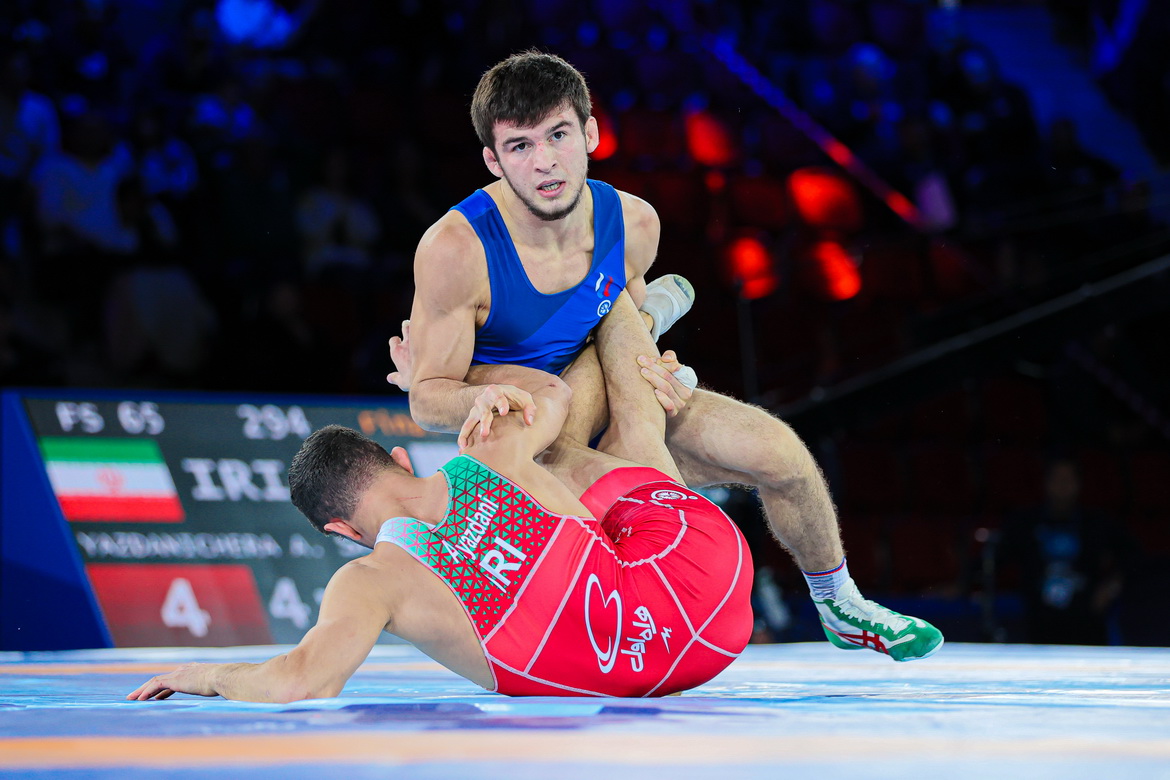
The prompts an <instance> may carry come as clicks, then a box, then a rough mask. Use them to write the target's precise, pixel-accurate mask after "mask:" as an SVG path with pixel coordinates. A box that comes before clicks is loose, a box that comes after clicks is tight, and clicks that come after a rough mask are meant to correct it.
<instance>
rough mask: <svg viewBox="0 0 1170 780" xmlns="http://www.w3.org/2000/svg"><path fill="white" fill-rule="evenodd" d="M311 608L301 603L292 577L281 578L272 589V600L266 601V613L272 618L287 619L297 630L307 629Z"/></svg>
mask: <svg viewBox="0 0 1170 780" xmlns="http://www.w3.org/2000/svg"><path fill="white" fill-rule="evenodd" d="M312 611H313V610H312V608H311V607H309V605H308V604H306V603H305V602H303V601H301V594H300V591H298V590H297V584H296V583H295V582H293V580H292V577H281V578H280V579H278V580H277V581H276V587H275V588H273V589H272V598H270V599H269V600H268V612H269V613H270V614H271V615H272V617H274V618H288V619H289V620H291V621H292V623H293V625H294V626H296V627H297V628H308V627H309V615H310V614H311V613H312Z"/></svg>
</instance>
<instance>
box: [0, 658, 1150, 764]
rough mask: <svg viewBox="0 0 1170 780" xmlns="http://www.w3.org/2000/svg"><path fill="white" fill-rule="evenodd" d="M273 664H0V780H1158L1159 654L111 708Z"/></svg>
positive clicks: (408, 669) (381, 674)
mask: <svg viewBox="0 0 1170 780" xmlns="http://www.w3.org/2000/svg"><path fill="white" fill-rule="evenodd" d="M282 649H284V648H279V647H275V648H274V647H259V648H257V647H248V648H224V649H218V650H208V649H189V648H175V649H149V650H104V651H83V652H62V653H0V775H6V776H20V777H38V778H39V777H45V778H48V777H64V778H81V777H86V778H91V777H96V778H137V777H148V776H149V777H156V776H158V774H159V771H160V770H165V772H166V774H167V776H170V777H181V778H185V777H190V778H204V777H213V776H219V777H244V778H251V777H257V778H259V777H280V778H282V779H283V780H291V779H292V778H301V777H305V778H308V777H322V776H335V775H343V776H345V777H346V778H365V777H379V778H381V777H386V776H387V775H388V774H392V775H393V776H398V777H412V778H413V777H417V778H462V777H476V778H494V777H500V778H504V777H507V778H550V777H555V778H557V780H570V779H571V778H606V779H607V780H609V779H610V778H625V777H638V778H642V777H659V776H663V777H666V776H669V777H672V778H707V777H720V778H723V777H776V776H778V775H779V774H780V773H784V774H791V773H792V772H826V771H827V772H841V773H843V775H844V776H847V777H864V778H866V780H875V779H878V778H895V777H896V778H900V779H904V778H906V777H908V776H917V777H921V776H923V775H921V774H918V773H930V775H931V776H937V777H942V778H979V780H986V778H988V777H994V776H996V775H997V774H998V775H999V776H1001V777H1004V778H1011V777H1028V778H1060V779H1061V780H1068V779H1069V778H1112V777H1144V778H1170V650H1167V649H1162V648H1123V647H1112V648H1082V647H1036V646H1025V645H962V644H956V645H948V646H946V647H945V648H943V650H942V651H941V652H940V653H939V654H938V655H937V656H935V657H933V658H929V659H926V660H924V661H919V662H916V663H909V664H895V663H893V662H891V661H889V660H888V659H886V658H884V657H880V656H878V655H877V654H874V653H861V652H858V653H850V652H842V651H839V650H835V649H834V648H832V647H830V646H828V645H827V644H821V643H817V644H786V645H754V646H749V647H748V649H747V652H745V653H744V655H743V656H742V657H741V658H740V659H739V660H738V661H736V662H735V663H734V664H732V666H731V667H730V668H729V669H728V670H727V671H726V672H725V673H724V674H722V675H720V676H719V677H718V678H716V679H715V680H713V681H712V682H711V683H709V684H707V685H705V686H702V687H700V688H698V689H696V690H694V691H691V692H688V693H686V694H684V695H682V696H677V697H668V698H664V699H638V700H634V699H552V698H530V699H509V698H505V697H502V696H497V695H494V694H489V693H485V692H483V691H481V690H479V689H478V688H476V687H475V686H473V685H472V684H470V683H468V682H466V681H463V680H462V679H461V678H458V677H456V676H454V675H452V674H451V673H449V672H447V671H446V670H444V669H442V668H441V667H439V666H438V665H437V664H434V663H433V662H431V661H430V660H429V659H427V658H426V657H425V656H423V655H421V654H420V653H418V652H417V651H415V650H414V649H412V648H409V647H406V646H378V647H377V648H375V650H374V653H373V654H372V655H371V656H370V658H369V660H368V661H367V662H366V664H365V665H364V666H363V667H362V668H361V669H360V670H359V671H358V673H357V674H356V675H355V676H354V678H353V679H352V680H351V681H350V684H349V685H348V686H346V688H345V691H344V692H343V694H342V696H340V697H338V698H335V699H322V700H315V701H308V702H298V703H294V704H287V705H273V704H247V703H238V702H227V701H224V700H222V699H203V698H199V697H192V696H185V695H179V696H175V697H173V698H171V699H168V700H166V701H161V702H127V701H124V700H123V699H122V697H124V696H125V694H126V693H128V692H129V691H130V690H132V689H134V688H135V687H136V686H137V685H138V684H139V683H141V682H143V681H145V680H146V679H147V678H149V677H150V676H151V675H152V674H156V673H158V672H162V671H166V670H168V669H171V668H173V667H174V666H176V665H177V664H178V663H180V662H183V661H189V660H201V661H229V660H230V661H259V660H264V659H265V658H268V657H270V656H271V655H273V654H275V653H276V652H279V651H281V650H282ZM910 773H915V774H914V775H910Z"/></svg>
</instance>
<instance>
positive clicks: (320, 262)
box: [297, 148, 382, 279]
mask: <svg viewBox="0 0 1170 780" xmlns="http://www.w3.org/2000/svg"><path fill="white" fill-rule="evenodd" d="M323 169H324V170H323V171H322V180H321V182H320V184H318V185H317V186H315V187H313V188H311V189H309V190H308V191H307V192H305V194H304V195H302V196H301V199H300V203H299V204H298V207H297V227H298V228H299V229H300V232H301V237H302V239H303V251H304V267H305V275H306V276H307V277H308V278H310V279H312V278H316V277H321V276H327V275H330V274H331V273H334V274H336V273H338V272H340V273H341V275H343V276H347V277H351V278H361V277H363V276H364V275H365V274H366V272H368V271H369V269H370V266H371V257H370V249H371V247H372V246H373V245H374V243H375V242H376V241H377V240H378V238H379V236H380V235H381V231H382V227H381V223H380V222H379V220H378V215H377V214H376V213H374V209H373V207H372V206H371V205H370V204H369V203H367V202H366V201H365V200H364V199H363V198H361V197H360V196H359V195H358V194H357V193H356V192H354V188H353V180H352V179H353V176H352V170H351V166H350V160H349V155H348V154H347V153H346V152H345V150H344V149H341V148H335V149H333V150H331V151H330V152H329V153H328V154H327V155H326V156H325V161H324V165H323Z"/></svg>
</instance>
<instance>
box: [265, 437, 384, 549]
mask: <svg viewBox="0 0 1170 780" xmlns="http://www.w3.org/2000/svg"><path fill="white" fill-rule="evenodd" d="M387 469H398V470H402V471H403V472H404V473H405V470H403V469H402V467H401V466H399V465H398V464H397V463H395V462H394V460H393V458H391V457H390V453H388V452H386V449H385V448H384V447H383V446H382V445H381V444H378V443H377V442H376V441H373V440H372V439H369V438H366V437H365V436H363V435H362V434H360V433H358V432H357V431H355V430H353V429H352V428H346V427H345V426H342V425H326V426H325V427H324V428H321V429H320V430H317V431H314V432H313V433H312V434H310V436H309V438H307V439H305V443H304V444H302V445H301V449H300V450H299V451H298V452H297V454H296V455H294V456H293V459H292V464H291V465H289V467H288V486H289V493H290V494H291V497H292V502H293V505H294V506H295V507H296V508H297V509H299V510H300V511H301V514H303V515H304V516H305V517H307V518H309V522H310V523H312V524H313V527H314V528H316V529H317V530H318V531H320V532H321V533H323V534H326V535H328V534H329V532H328V531H326V530H325V524H326V523H329V522H331V521H333V520H337V519H340V520H345V521H347V522H348V521H350V520H352V519H353V513H354V511H355V510H356V509H357V505H358V502H359V501H361V498H362V494H363V493H365V492H366V490H367V489H368V488H369V487H370V485H372V484H373V483H374V480H375V479H376V478H377V476H378V475H379V474H380V473H381V472H383V471H386V470H387Z"/></svg>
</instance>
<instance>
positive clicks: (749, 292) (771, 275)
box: [723, 236, 780, 301]
mask: <svg viewBox="0 0 1170 780" xmlns="http://www.w3.org/2000/svg"><path fill="white" fill-rule="evenodd" d="M723 267H724V270H725V272H726V274H727V275H728V276H729V277H730V278H731V281H732V282H733V283H734V284H735V286H736V287H737V288H738V289H739V296H740V297H741V298H743V299H744V300H748V301H754V300H756V299H758V298H763V297H765V296H767V295H771V294H772V293H773V292H775V291H776V288H777V287H778V286H779V284H780V277H779V276H778V275H777V274H776V263H775V261H774V260H773V258H772V253H771V252H769V251H768V248H767V247H765V246H764V244H763V242H762V241H760V239H759V238H756V237H755V236H740V237H738V238H735V239H732V241H731V242H730V243H729V244H727V246H726V247H724V249H723Z"/></svg>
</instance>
